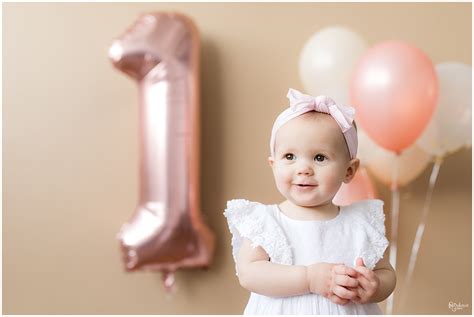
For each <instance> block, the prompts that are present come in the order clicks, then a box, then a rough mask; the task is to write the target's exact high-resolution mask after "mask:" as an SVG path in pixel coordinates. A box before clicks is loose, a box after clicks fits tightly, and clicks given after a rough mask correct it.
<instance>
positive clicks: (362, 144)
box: [356, 122, 380, 166]
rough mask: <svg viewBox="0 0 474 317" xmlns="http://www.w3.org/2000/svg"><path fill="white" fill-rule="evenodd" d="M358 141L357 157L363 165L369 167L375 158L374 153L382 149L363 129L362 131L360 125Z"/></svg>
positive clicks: (358, 127)
mask: <svg viewBox="0 0 474 317" xmlns="http://www.w3.org/2000/svg"><path fill="white" fill-rule="evenodd" d="M356 124H357V122H356ZM357 139H358V141H359V146H358V149H357V157H358V158H359V160H360V164H361V165H364V166H367V165H369V163H370V160H371V159H372V157H373V153H374V151H376V150H377V149H378V148H380V147H379V146H378V145H377V143H375V142H374V141H373V140H372V139H371V138H370V137H369V135H368V134H367V133H366V132H365V131H364V130H363V129H361V127H360V125H358V126H357Z"/></svg>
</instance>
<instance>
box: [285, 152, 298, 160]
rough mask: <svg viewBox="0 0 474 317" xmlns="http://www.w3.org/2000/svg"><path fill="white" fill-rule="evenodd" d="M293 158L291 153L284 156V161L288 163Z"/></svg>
mask: <svg viewBox="0 0 474 317" xmlns="http://www.w3.org/2000/svg"><path fill="white" fill-rule="evenodd" d="M295 158H296V156H295V155H294V154H291V153H288V154H285V159H287V160H289V161H292V160H294V159H295Z"/></svg>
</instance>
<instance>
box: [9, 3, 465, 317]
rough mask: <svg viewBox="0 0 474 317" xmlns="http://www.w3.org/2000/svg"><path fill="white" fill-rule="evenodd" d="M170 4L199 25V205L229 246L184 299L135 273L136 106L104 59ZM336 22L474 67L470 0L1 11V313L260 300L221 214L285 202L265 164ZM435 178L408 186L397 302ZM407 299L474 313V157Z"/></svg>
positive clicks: (458, 179)
mask: <svg viewBox="0 0 474 317" xmlns="http://www.w3.org/2000/svg"><path fill="white" fill-rule="evenodd" d="M159 10H166V11H180V12H183V13H185V14H188V15H189V16H191V17H192V18H193V19H194V21H195V22H196V24H197V25H198V27H199V29H200V31H201V35H202V58H201V61H202V74H201V79H202V87H201V91H202V139H203V142H202V163H201V167H202V173H201V175H202V210H203V214H204V217H205V219H206V221H207V222H208V223H209V225H210V227H211V228H212V230H213V231H214V232H215V234H216V237H217V250H216V256H215V259H214V262H213V264H212V266H211V267H210V269H209V270H207V271H203V270H190V271H180V272H179V273H178V274H177V283H178V288H179V289H178V292H177V294H176V295H175V296H174V297H172V298H167V297H166V296H165V295H164V292H163V288H162V285H161V276H160V274H158V273H145V272H137V273H133V274H127V273H125V272H124V271H123V269H122V263H121V259H120V255H119V252H118V242H117V240H116V239H115V235H116V233H117V231H118V229H119V228H120V226H121V225H122V223H123V222H124V221H125V220H126V219H128V218H129V217H130V215H131V213H132V212H133V210H134V207H135V204H136V202H137V198H138V192H137V188H138V178H137V177H138V126H137V124H138V114H137V110H138V107H137V89H136V86H135V84H134V83H133V82H132V81H131V80H130V79H129V78H127V77H125V76H124V75H123V74H122V73H119V72H118V71H116V70H115V69H114V68H113V67H112V65H111V63H110V62H109V60H108V58H107V50H108V47H109V45H110V43H111V40H112V38H113V37H115V36H117V35H119V34H120V33H122V32H123V31H124V30H125V28H127V27H128V26H129V25H130V24H131V23H132V22H133V21H134V20H135V18H136V17H137V15H138V14H139V13H144V12H150V11H159ZM334 24H340V25H343V26H346V27H349V28H352V29H353V30H354V31H356V32H358V33H359V34H361V35H362V36H363V37H364V38H365V39H366V40H367V42H368V43H369V44H370V45H372V44H375V43H377V42H380V41H383V40H387V39H402V40H406V41H410V42H412V43H413V44H415V45H416V46H418V47H419V48H421V49H422V50H424V51H425V52H426V53H427V54H428V55H429V56H430V57H431V58H432V60H433V62H434V63H440V62H445V61H459V62H463V63H467V64H471V4H470V3H458V4H446V3H434V4H432V3H422V4H413V3H399V4H391V3H382V4H377V3H373V4H358V3H350V4H347V3H336V4H325V3H300V4H289V3H275V4H254V3H234V4H232V3H228V4H219V3H192V4H188V3H170V4H166V3H143V4H138V3H137V4H129V3H119V4H112V3H109V4H107V3H102V4H99V3H94V4H92V3H79V4H73V3H71V4H67V3H63V4H60V3H56V4H28V3H21V4H14V3H8V4H3V151H4V156H3V190H4V192H3V195H4V196H3V197H4V201H3V313H4V314H216V313H218V314H239V313H241V312H242V311H243V308H244V306H245V304H246V301H247V298H248V292H247V291H245V290H244V289H242V288H241V287H240V286H239V284H238V281H237V279H236V276H235V273H234V263H233V260H232V256H231V247H230V234H229V232H228V228H227V223H226V220H225V218H224V217H223V215H222V211H223V208H224V206H225V202H226V200H228V199H231V198H247V199H250V200H257V201H260V202H264V203H272V202H277V201H279V200H280V199H281V197H280V196H279V194H278V192H277V191H276V189H275V186H274V184H273V180H272V175H271V172H270V169H269V168H268V166H267V162H266V158H267V152H268V138H269V133H270V129H271V125H272V122H273V119H274V117H275V116H276V114H277V113H278V112H280V111H281V110H282V109H283V108H284V107H285V106H286V97H285V95H286V92H287V89H288V87H294V88H297V89H303V87H302V84H301V82H300V80H299V77H298V70H297V65H298V56H299V52H300V50H301V48H302V46H303V44H304V43H305V41H306V40H307V39H308V38H309V36H311V35H312V34H313V33H314V32H316V31H317V30H319V29H321V28H322V27H325V26H330V25H334ZM430 171H431V167H428V168H427V170H426V171H425V172H424V173H423V174H422V175H421V176H420V177H419V178H418V179H416V180H415V181H414V182H413V183H411V184H410V185H408V186H406V187H405V188H403V189H402V193H401V215H400V232H399V237H400V239H399V250H400V251H399V258H398V269H397V271H398V277H399V284H398V285H397V291H398V292H399V291H400V289H401V286H403V285H402V281H403V277H404V274H405V271H406V265H407V259H408V255H409V250H410V247H411V242H412V240H413V237H414V235H415V230H416V225H417V221H418V220H419V215H420V210H421V206H422V204H423V199H424V196H425V194H426V188H427V182H428V177H429V174H430ZM376 184H377V188H378V190H379V193H380V198H382V199H384V200H385V202H386V206H390V192H389V190H388V189H387V188H386V187H384V186H383V185H382V184H380V183H378V182H376ZM386 213H387V219H389V218H390V215H389V208H388V207H387V208H386ZM389 225H390V221H388V222H387V228H389ZM398 294H399V293H398ZM398 294H397V296H396V297H395V301H397V299H398V298H399V296H398ZM408 296H409V301H408V303H407V305H406V306H405V307H403V308H400V307H398V306H397V305H396V307H395V312H396V313H414V314H452V313H453V312H451V311H450V310H449V309H448V303H449V302H450V301H453V302H456V303H461V304H467V305H469V307H468V308H465V309H464V310H462V311H458V312H456V313H457V314H459V313H464V314H470V313H471V304H472V303H471V151H470V150H463V151H460V152H458V153H455V154H453V155H451V156H449V157H448V159H447V160H446V161H445V163H444V164H443V165H442V168H441V171H440V175H439V181H438V184H437V186H436V190H435V192H434V198H433V205H432V209H431V213H430V216H429V219H428V224H427V227H426V235H425V238H424V240H423V244H422V249H421V251H420V253H419V261H418V266H417V268H416V272H415V276H414V280H413V285H412V287H411V288H410V289H409V290H408ZM396 304H397V303H396ZM381 306H382V308H384V306H385V304H384V303H382V305H381Z"/></svg>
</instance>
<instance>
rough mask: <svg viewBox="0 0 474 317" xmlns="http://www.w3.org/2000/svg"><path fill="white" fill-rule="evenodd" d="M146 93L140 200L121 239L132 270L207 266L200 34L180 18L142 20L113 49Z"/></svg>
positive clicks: (209, 241) (168, 271) (170, 273)
mask: <svg viewBox="0 0 474 317" xmlns="http://www.w3.org/2000/svg"><path fill="white" fill-rule="evenodd" d="M109 57H110V59H111V60H112V63H113V64H114V66H115V67H116V68H117V69H119V70H120V71H122V72H124V73H126V74H127V75H129V76H130V77H132V78H133V79H134V80H136V81H137V83H138V89H139V92H140V99H139V104H140V106H139V107H140V200H139V203H138V207H137V208H136V210H135V212H134V214H133V216H132V217H131V219H130V220H129V221H128V222H126V223H125V224H124V225H123V226H122V228H121V229H120V232H119V233H118V235H117V237H118V239H119V241H120V244H121V250H122V254H123V259H124V264H125V268H126V270H127V271H134V270H137V269H144V270H154V271H155V270H158V271H162V272H163V282H164V285H165V289H166V290H167V291H171V288H172V286H173V284H174V272H175V271H176V270H177V269H179V268H189V267H207V266H209V264H210V262H211V258H212V256H213V252H214V235H213V234H212V232H211V231H210V230H209V228H208V227H207V226H206V225H205V224H204V223H203V221H202V219H201V215H200V210H199V206H200V202H199V79H198V78H199V35H198V31H197V28H196V27H195V25H194V23H193V22H192V21H191V20H190V19H189V18H187V17H185V16H183V15H180V14H166V13H153V14H144V15H142V16H140V17H139V18H138V20H137V21H136V22H135V23H134V24H133V25H132V26H131V27H130V28H129V29H128V30H126V31H125V33H124V34H123V35H122V36H120V37H119V38H117V39H116V40H115V41H114V42H113V44H112V46H111V47H110V50H109Z"/></svg>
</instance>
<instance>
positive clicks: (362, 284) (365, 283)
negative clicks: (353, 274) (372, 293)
mask: <svg viewBox="0 0 474 317" xmlns="http://www.w3.org/2000/svg"><path fill="white" fill-rule="evenodd" d="M357 281H358V282H359V288H360V289H361V290H362V291H364V292H365V291H367V290H368V289H370V287H371V283H370V281H369V280H368V279H366V278H365V277H364V276H359V277H358V278H357Z"/></svg>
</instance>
